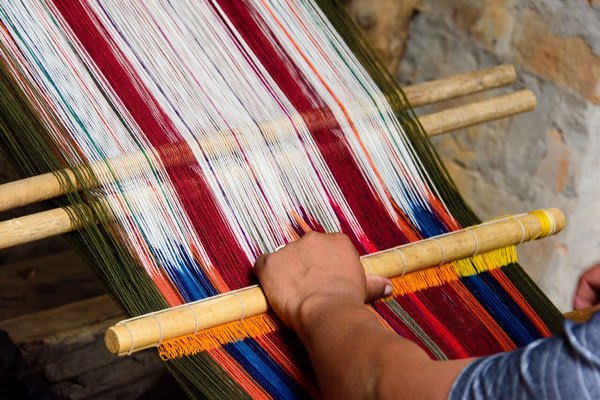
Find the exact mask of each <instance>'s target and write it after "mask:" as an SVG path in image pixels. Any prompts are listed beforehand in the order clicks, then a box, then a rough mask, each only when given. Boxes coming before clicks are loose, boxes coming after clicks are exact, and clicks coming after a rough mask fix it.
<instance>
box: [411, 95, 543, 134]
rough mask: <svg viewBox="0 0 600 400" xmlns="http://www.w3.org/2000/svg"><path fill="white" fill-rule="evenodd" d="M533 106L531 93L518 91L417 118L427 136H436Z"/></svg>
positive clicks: (503, 116) (533, 97) (513, 113)
mask: <svg viewBox="0 0 600 400" xmlns="http://www.w3.org/2000/svg"><path fill="white" fill-rule="evenodd" d="M535 106H536V99H535V95H534V94H533V92H532V91H531V90H520V91H518V92H515V93H511V94H507V95H504V96H500V97H494V98H491V99H488V100H483V101H478V102H475V103H471V104H467V105H464V106H461V107H455V108H450V109H448V110H444V111H440V112H436V113H433V114H429V115H425V116H422V117H419V121H420V122H421V125H423V128H424V129H425V131H426V132H427V134H428V135H429V136H436V135H441V134H443V133H445V132H449V131H455V130H458V129H463V128H468V127H470V126H473V125H478V124H481V123H483V122H491V121H494V120H497V119H500V118H505V117H508V116H510V115H515V114H519V113H523V112H527V111H531V110H533V109H534V108H535Z"/></svg>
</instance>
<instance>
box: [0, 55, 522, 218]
mask: <svg viewBox="0 0 600 400" xmlns="http://www.w3.org/2000/svg"><path fill="white" fill-rule="evenodd" d="M515 78H516V75H515V70H514V68H513V67H512V66H510V65H501V66H498V67H493V68H488V69H484V70H480V71H474V72H470V73H466V74H460V75H456V76H452V77H448V78H444V79H439V80H435V81H431V82H426V83H421V84H417V85H414V86H409V87H407V88H405V89H404V90H405V93H406V95H407V98H408V100H409V102H411V104H412V105H413V106H414V107H418V106H422V105H426V104H432V103H434V102H438V101H442V100H448V99H451V98H456V97H459V96H464V95H468V94H473V93H477V92H480V91H483V90H488V89H493V88H497V87H500V86H504V85H507V84H510V83H512V82H513V81H514V80H515ZM307 120H308V121H312V122H309V124H311V123H313V124H316V125H319V126H320V125H322V124H324V123H328V122H327V119H326V118H323V115H322V113H319V112H316V113H315V118H308V119H307ZM434 120H435V119H434ZM329 123H331V122H329ZM427 123H432V122H431V121H428V122H427ZM268 125H275V126H277V125H281V123H277V122H269V123H268ZM316 127H318V126H313V127H312V128H316ZM440 129H443V128H440V127H436V134H439V133H441V131H440ZM227 137H228V135H223V137H216V138H215V139H214V141H215V143H218V144H220V145H223V143H222V142H223V140H226V138H227ZM230 140H231V139H230ZM203 146H204V147H206V148H208V149H209V151H210V149H211V148H213V147H214V148H216V146H211V144H210V143H203ZM230 146H235V143H234V142H232V143H231V144H230ZM167 150H168V149H167ZM134 158H135V157H134ZM134 161H135V160H123V162H124V163H130V164H133V163H134ZM191 161H193V160H187V159H185V158H181V159H179V160H178V162H180V163H185V162H191ZM94 168H98V169H100V170H102V168H105V165H104V163H100V164H98V165H96V166H92V169H94ZM63 172H64V173H65V174H66V175H65V178H68V179H69V180H70V181H71V182H72V183H73V185H74V186H73V187H72V188H71V189H72V190H80V189H81V187H78V186H77V185H78V184H80V182H77V179H75V174H74V173H73V172H72V171H70V170H69V169H65V170H63ZM64 194H66V190H65V185H61V182H60V180H59V179H58V178H57V177H56V176H55V174H53V173H47V174H42V175H38V176H34V177H30V178H26V179H22V180H19V181H15V182H9V183H5V184H3V185H0V212H1V211H5V210H10V209H13V208H17V207H22V206H25V205H28V204H34V203H38V202H40V201H44V200H49V199H53V198H56V197H59V196H62V195H64Z"/></svg>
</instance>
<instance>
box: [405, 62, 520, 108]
mask: <svg viewBox="0 0 600 400" xmlns="http://www.w3.org/2000/svg"><path fill="white" fill-rule="evenodd" d="M516 79H517V73H516V71H515V68H514V67H513V66H512V65H499V66H497V67H491V68H486V69H481V70H478V71H474V72H468V73H466V74H460V75H454V76H451V77H448V78H445V79H440V80H436V81H431V82H424V83H419V84H416V85H413V86H409V87H407V88H404V89H403V90H404V94H406V97H407V98H408V100H409V102H410V104H411V106H413V107H421V106H424V105H427V104H433V103H437V102H440V101H445V100H450V99H455V98H457V97H461V96H466V95H470V94H475V93H479V92H482V91H485V90H490V89H494V88H499V87H502V86H506V85H510V84H511V83H513V82H514V81H515V80H516Z"/></svg>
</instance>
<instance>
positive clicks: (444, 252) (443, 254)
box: [428, 239, 446, 265]
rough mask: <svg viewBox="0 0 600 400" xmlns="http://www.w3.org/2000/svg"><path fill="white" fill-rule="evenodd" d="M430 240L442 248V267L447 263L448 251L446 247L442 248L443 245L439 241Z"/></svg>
mask: <svg viewBox="0 0 600 400" xmlns="http://www.w3.org/2000/svg"><path fill="white" fill-rule="evenodd" d="M428 240H430V241H432V242H434V243H435V244H437V245H438V247H439V248H440V250H441V252H442V261H440V263H439V265H442V264H443V263H445V262H446V249H444V246H442V245H441V243H440V242H439V241H438V240H437V239H428Z"/></svg>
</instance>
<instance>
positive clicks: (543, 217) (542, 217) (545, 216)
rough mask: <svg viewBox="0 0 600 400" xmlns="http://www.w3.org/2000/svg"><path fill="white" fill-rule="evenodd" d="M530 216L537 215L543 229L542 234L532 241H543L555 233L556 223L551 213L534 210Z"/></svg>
mask: <svg viewBox="0 0 600 400" xmlns="http://www.w3.org/2000/svg"><path fill="white" fill-rule="evenodd" d="M529 214H531V215H535V216H536V217H537V218H538V220H539V222H540V227H541V229H540V233H539V234H538V235H536V236H535V237H533V238H532V239H534V240H535V239H541V238H544V237H546V236H549V235H551V234H552V233H554V232H553V231H555V230H556V221H555V220H554V217H553V216H552V217H551V214H550V213H548V212H546V211H545V210H534V211H531V212H530V213H529Z"/></svg>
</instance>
